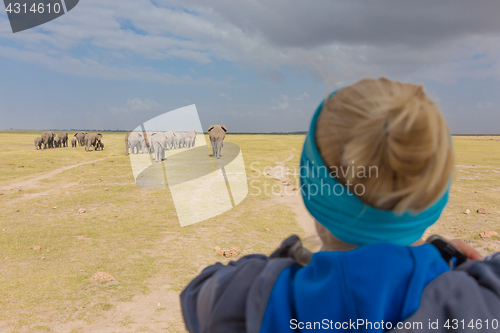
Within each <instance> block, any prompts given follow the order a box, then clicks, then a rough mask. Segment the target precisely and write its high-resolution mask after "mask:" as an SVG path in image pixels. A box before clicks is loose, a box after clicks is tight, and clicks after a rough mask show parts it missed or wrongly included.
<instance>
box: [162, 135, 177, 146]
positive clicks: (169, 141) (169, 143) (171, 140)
mask: <svg viewBox="0 0 500 333" xmlns="http://www.w3.org/2000/svg"><path fill="white" fill-rule="evenodd" d="M163 134H164V135H165V137H166V138H167V149H174V148H175V147H174V141H175V138H176V137H177V134H175V133H174V132H172V131H168V132H165V133H163Z"/></svg>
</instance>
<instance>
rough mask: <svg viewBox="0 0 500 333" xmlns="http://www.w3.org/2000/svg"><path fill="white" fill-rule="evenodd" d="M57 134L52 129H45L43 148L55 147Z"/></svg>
mask: <svg viewBox="0 0 500 333" xmlns="http://www.w3.org/2000/svg"><path fill="white" fill-rule="evenodd" d="M55 136H56V134H55V133H54V132H52V131H45V132H43V133H42V143H43V148H44V149H47V148H54V138H55Z"/></svg>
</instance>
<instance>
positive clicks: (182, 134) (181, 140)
mask: <svg viewBox="0 0 500 333" xmlns="http://www.w3.org/2000/svg"><path fill="white" fill-rule="evenodd" d="M186 135H187V133H186V132H180V133H179V148H184V147H185V143H186V142H185V141H186Z"/></svg>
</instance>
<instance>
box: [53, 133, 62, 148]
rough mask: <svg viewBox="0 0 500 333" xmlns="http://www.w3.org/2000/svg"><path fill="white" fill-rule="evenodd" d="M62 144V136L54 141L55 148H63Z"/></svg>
mask: <svg viewBox="0 0 500 333" xmlns="http://www.w3.org/2000/svg"><path fill="white" fill-rule="evenodd" d="M62 144H63V138H62V137H60V136H57V137H56V138H55V139H54V148H61V147H62Z"/></svg>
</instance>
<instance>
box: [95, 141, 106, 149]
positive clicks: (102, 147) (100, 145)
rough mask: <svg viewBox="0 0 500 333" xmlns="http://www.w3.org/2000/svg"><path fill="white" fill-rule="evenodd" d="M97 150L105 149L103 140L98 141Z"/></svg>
mask: <svg viewBox="0 0 500 333" xmlns="http://www.w3.org/2000/svg"><path fill="white" fill-rule="evenodd" d="M95 150H104V143H102V142H101V141H97V144H96V147H95Z"/></svg>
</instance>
